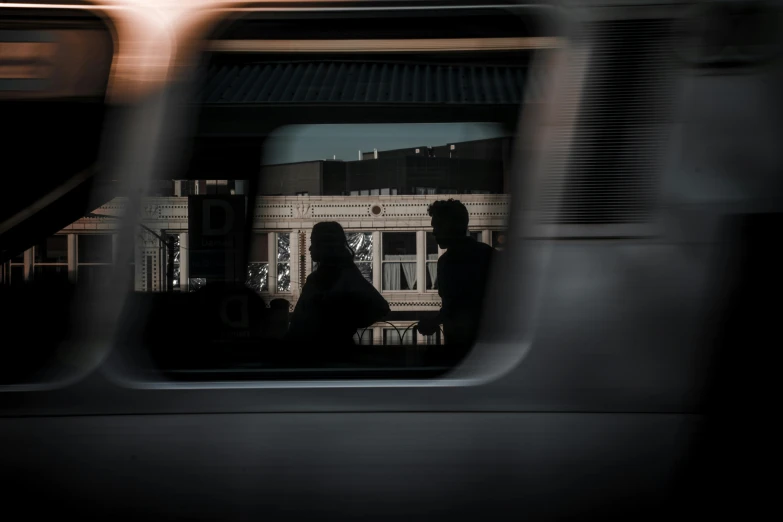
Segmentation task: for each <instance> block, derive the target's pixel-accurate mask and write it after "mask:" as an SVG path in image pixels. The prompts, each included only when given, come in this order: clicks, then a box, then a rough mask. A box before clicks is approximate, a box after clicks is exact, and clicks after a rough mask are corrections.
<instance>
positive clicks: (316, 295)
mask: <svg viewBox="0 0 783 522" xmlns="http://www.w3.org/2000/svg"><path fill="white" fill-rule="evenodd" d="M310 256H311V257H312V259H313V262H316V263H318V268H317V269H316V270H315V271H314V272H313V273H312V274H310V275H309V276H308V277H307V281H306V282H305V285H304V287H303V288H302V294H301V295H300V297H299V300H298V301H297V303H296V307H295V309H294V313H293V318H292V319H291V326H290V328H289V330H288V335H287V336H286V339H287V340H289V341H291V342H292V343H293V344H294V345H295V346H296V348H297V349H298V350H297V351H298V352H300V353H301V351H305V352H308V353H312V354H316V353H317V354H320V355H326V354H327V353H329V354H330V355H338V356H339V355H346V353H345V351H346V350H347V351H350V350H351V349H352V348H354V347H355V342H354V340H353V335H354V333H355V332H356V330H357V329H359V328H365V327H367V326H370V325H371V324H373V323H375V322H377V321H379V320H380V319H382V318H383V317H384V316H386V314H388V313H389V304H388V303H387V302H386V300H385V299H384V298H383V297H382V296H381V294H380V293H379V292H378V291H377V290H376V289H375V287H373V286H372V284H370V283H369V282H368V281H367V280H366V279H365V278H364V276H363V275H362V273H361V272H360V271H359V268H358V267H357V266H356V264H355V263H354V252H353V250H351V248H350V246H349V245H348V241H347V239H346V236H345V232H344V231H343V228H342V227H341V226H340V224H339V223H336V222H323V223H318V224H316V225H315V226H314V227H313V232H312V236H311V246H310Z"/></svg>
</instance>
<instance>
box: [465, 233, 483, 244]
mask: <svg viewBox="0 0 783 522" xmlns="http://www.w3.org/2000/svg"><path fill="white" fill-rule="evenodd" d="M468 237H472V238H473V239H475V240H476V241H478V242H479V243H480V242H481V232H480V231H479V232H468Z"/></svg>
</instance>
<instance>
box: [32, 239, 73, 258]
mask: <svg viewBox="0 0 783 522" xmlns="http://www.w3.org/2000/svg"><path fill="white" fill-rule="evenodd" d="M35 262H36V263H68V238H67V237H66V236H52V237H49V238H46V240H45V241H44V242H43V243H41V244H40V245H37V246H36V247H35Z"/></svg>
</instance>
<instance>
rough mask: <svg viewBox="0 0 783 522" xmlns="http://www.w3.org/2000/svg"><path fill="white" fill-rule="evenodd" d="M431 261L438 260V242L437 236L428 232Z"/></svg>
mask: <svg viewBox="0 0 783 522" xmlns="http://www.w3.org/2000/svg"><path fill="white" fill-rule="evenodd" d="M432 256H435V257H432ZM431 259H438V242H437V241H436V240H435V234H433V233H432V232H427V260H431Z"/></svg>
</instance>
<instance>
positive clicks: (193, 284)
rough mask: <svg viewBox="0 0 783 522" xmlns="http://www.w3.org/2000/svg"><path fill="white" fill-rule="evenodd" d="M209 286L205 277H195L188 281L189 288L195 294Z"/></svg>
mask: <svg viewBox="0 0 783 522" xmlns="http://www.w3.org/2000/svg"><path fill="white" fill-rule="evenodd" d="M206 284H207V280H206V279H205V278H203V277H193V278H190V279H188V288H189V289H190V291H191V292H195V291H196V290H198V289H199V288H203V287H204V285H206Z"/></svg>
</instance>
